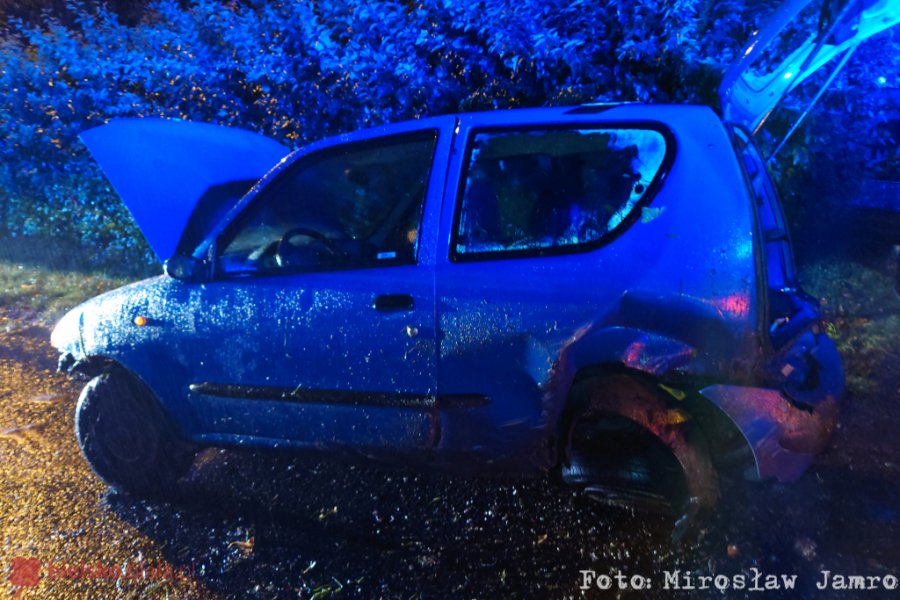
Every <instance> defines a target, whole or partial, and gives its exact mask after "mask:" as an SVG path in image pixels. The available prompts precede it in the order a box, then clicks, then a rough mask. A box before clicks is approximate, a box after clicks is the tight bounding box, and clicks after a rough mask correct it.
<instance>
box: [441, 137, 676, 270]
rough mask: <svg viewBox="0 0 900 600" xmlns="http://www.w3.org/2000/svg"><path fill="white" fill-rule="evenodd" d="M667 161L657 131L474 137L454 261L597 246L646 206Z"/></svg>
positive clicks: (664, 139)
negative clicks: (638, 209) (488, 255)
mask: <svg viewBox="0 0 900 600" xmlns="http://www.w3.org/2000/svg"><path fill="white" fill-rule="evenodd" d="M666 155H667V144H666V136H664V135H663V133H661V132H660V131H657V130H655V129H637V128H635V129H556V130H543V131H502V132H481V133H476V134H475V135H474V136H473V138H472V140H471V145H470V154H469V158H468V165H467V170H466V175H465V179H464V188H463V190H462V191H461V194H462V198H461V200H460V202H459V206H458V213H459V214H458V216H457V224H456V227H455V232H454V234H455V238H454V242H453V254H454V258H457V259H459V258H462V259H465V258H475V257H478V256H481V255H485V254H497V253H503V254H506V253H524V254H534V253H537V254H543V253H553V252H558V251H566V250H572V249H579V248H580V247H585V246H593V245H596V244H597V243H599V242H600V241H601V240H602V239H603V238H604V237H606V236H608V235H610V234H612V233H613V232H614V231H616V230H618V229H620V228H621V227H620V226H625V225H627V222H630V221H631V220H632V219H633V216H632V215H633V213H635V210H636V209H637V208H638V207H639V206H642V205H643V204H646V202H647V201H648V200H649V193H650V191H651V189H652V187H653V185H654V184H655V182H656V181H657V180H658V179H659V175H660V173H661V170H662V166H663V162H664V160H665V158H666Z"/></svg>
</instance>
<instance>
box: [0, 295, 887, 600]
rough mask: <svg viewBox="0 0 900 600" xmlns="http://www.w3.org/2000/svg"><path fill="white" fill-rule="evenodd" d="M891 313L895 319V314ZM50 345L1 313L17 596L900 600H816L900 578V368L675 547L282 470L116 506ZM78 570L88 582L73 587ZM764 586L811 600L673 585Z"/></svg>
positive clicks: (302, 462) (597, 517) (25, 322)
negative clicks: (847, 586) (843, 582)
mask: <svg viewBox="0 0 900 600" xmlns="http://www.w3.org/2000/svg"><path fill="white" fill-rule="evenodd" d="M843 283H844V282H842V285H843ZM818 293H819V294H820V295H823V296H827V295H828V294H827V290H825V293H824V294H823V292H822V291H819V292H818ZM893 302H894V308H893V309H892V310H895V311H896V297H894V299H893ZM832 303H833V304H836V302H835V301H834V300H832ZM889 318H892V319H896V314H893V313H892V314H891V315H889ZM851 326H852V323H850V324H845V323H842V322H837V325H836V327H838V328H844V329H841V330H839V331H838V330H836V332H837V333H838V334H840V335H842V336H843V335H844V334H846V335H847V336H850V335H851V333H850V329H847V328H848V327H851ZM862 326H865V324H863V325H862ZM862 326H861V327H862ZM48 338H49V331H48V330H47V329H46V328H45V327H43V326H40V325H36V324H35V323H34V322H33V321H31V320H29V319H28V318H26V317H23V316H22V315H21V314H13V313H11V312H10V311H9V310H7V311H5V312H4V311H3V309H0V401H2V403H3V407H4V409H5V410H4V411H3V412H2V413H0V457H2V460H0V471H2V472H0V482H2V483H0V486H2V487H3V491H2V493H0V532H2V546H0V565H2V568H3V573H4V574H5V577H4V578H3V582H4V585H5V586H6V590H7V591H8V592H9V593H10V594H11V595H15V594H18V595H20V596H21V597H24V598H254V597H258V598H331V597H335V598H404V599H407V598H437V599H443V598H559V599H564V598H570V597H573V598H574V597H587V598H606V597H617V596H624V597H635V598H637V597H641V598H644V597H650V598H672V597H675V598H678V597H683V598H694V597H714V598H722V597H726V598H743V597H748V598H765V599H768V598H778V597H790V598H797V597H800V598H818V597H829V598H879V597H882V596H885V597H887V596H891V597H898V595H900V592H898V591H893V592H892V593H889V592H886V591H885V590H884V589H883V586H879V589H876V590H867V591H858V590H850V591H842V590H829V591H827V592H821V591H818V590H817V589H816V587H815V586H816V582H818V581H819V580H820V579H821V577H822V576H821V574H820V573H821V571H822V570H829V571H831V572H832V573H841V574H848V575H849V574H860V575H871V576H884V575H889V574H892V575H894V576H900V439H898V436H897V435H896V425H895V424H896V419H897V417H898V416H900V415H898V412H900V411H898V406H897V398H898V396H900V394H898V392H900V390H898V381H897V374H896V371H897V369H896V367H897V365H896V364H895V363H893V362H891V364H890V365H888V366H892V368H893V370H892V371H890V372H889V373H888V375H886V376H884V377H883V378H882V379H881V380H877V378H876V384H871V378H870V380H867V381H869V383H870V384H869V385H865V386H857V388H851V392H850V394H849V396H848V398H847V399H846V403H845V405H844V411H843V414H842V420H841V425H840V428H839V430H838V431H837V433H836V435H835V437H834V439H833V440H832V443H831V445H830V446H829V448H828V449H827V450H826V451H825V452H824V453H823V454H822V455H821V456H820V457H819V459H818V460H817V462H816V463H815V465H814V466H813V468H812V469H811V470H810V471H809V472H808V473H807V474H806V475H805V476H804V477H803V478H802V479H801V480H800V481H799V482H797V483H795V484H792V485H778V484H773V483H768V484H755V485H754V484H746V483H743V482H735V481H728V480H726V481H723V494H724V499H723V501H722V502H720V504H719V506H718V507H717V510H716V512H715V513H714V514H711V515H707V516H706V517H705V518H704V519H703V520H702V521H700V522H699V523H697V524H696V525H695V526H694V528H693V530H692V531H691V532H690V533H689V534H688V536H687V537H686V539H685V540H684V541H683V542H682V543H681V544H680V545H678V546H675V545H673V544H672V543H671V541H670V539H669V534H670V531H671V521H669V520H668V519H666V518H663V517H654V518H648V517H645V516H641V515H632V514H628V513H624V512H621V511H612V510H610V509H608V508H604V507H602V506H600V505H598V504H595V503H593V502H592V501H591V500H590V499H589V498H587V497H586V496H583V495H581V494H579V493H576V492H574V491H571V490H569V489H567V488H564V487H562V486H561V485H558V484H556V483H553V482H552V481H549V480H542V481H500V482H498V481H489V480H480V479H458V478H450V477H443V476H437V475H431V474H422V473H413V472H406V471H404V470H402V469H386V468H381V467H375V466H364V467H363V466H354V465H348V464H340V463H321V462H317V461H314V460H310V459H301V458H297V457H294V456H290V455H284V454H276V453H263V452H249V451H237V450H219V449H209V450H206V451H204V452H203V453H202V454H201V455H200V457H199V459H198V460H197V462H196V464H195V466H194V468H193V469H192V471H191V472H190V474H189V475H188V476H187V477H186V478H185V479H183V480H182V481H181V482H180V484H179V486H178V489H176V490H173V492H172V494H171V495H170V496H169V497H167V498H166V499H163V500H141V499H136V498H133V497H131V496H128V495H125V494H116V493H111V492H109V491H108V490H107V489H106V488H105V486H104V485H103V484H102V483H100V482H99V480H98V479H97V478H96V477H95V476H94V475H93V474H92V472H91V470H90V468H89V467H88V466H87V464H86V463H85V462H84V460H83V459H82V457H81V455H80V453H79V451H78V448H77V445H76V442H75V438H74V432H73V430H74V428H73V415H74V407H75V402H76V399H77V395H78V391H79V384H77V383H75V382H71V381H68V380H67V379H66V378H64V377H62V376H60V375H58V374H56V373H55V372H54V371H55V360H56V357H55V355H54V353H53V350H52V348H50V346H49V344H48V342H47V340H48ZM847 340H849V342H848V343H850V342H852V339H850V338H847ZM847 340H845V341H847ZM895 343H896V342H895ZM889 360H890V361H893V359H891V358H890V355H889ZM851 364H853V363H852V361H851ZM886 364H887V363H886ZM82 564H86V565H88V566H91V567H92V568H91V569H88V570H87V571H79V567H80V565H82ZM98 564H99V565H100V566H103V567H105V568H106V567H109V566H114V567H116V568H118V569H122V570H123V571H124V572H125V573H126V574H129V575H131V576H130V577H120V578H119V579H118V580H110V579H98V578H95V577H92V576H94V575H98V574H102V573H101V572H100V570H99V569H98V568H97V565H98ZM67 565H68V566H69V571H68V572H67V571H66V570H65V567H66V566H67ZM160 566H161V567H162V568H163V570H162V571H160V570H158V567H160ZM37 567H40V570H39V571H34V570H33V569H35V568H37ZM169 567H171V568H172V571H171V572H169V571H167V570H166V568H169ZM140 568H144V569H145V570H146V571H145V572H140V571H139V569H140ZM754 569H758V570H759V572H761V573H763V574H764V575H765V574H775V575H779V576H780V575H782V574H785V575H790V574H796V575H797V582H796V586H797V588H798V590H799V591H793V592H788V591H786V590H780V591H779V590H772V591H769V592H758V591H750V590H749V589H745V590H737V589H728V590H726V591H725V592H724V593H723V592H721V591H718V590H717V589H715V585H714V584H710V585H712V589H708V590H696V589H695V590H690V589H686V588H684V587H682V589H678V590H676V589H671V586H670V589H668V590H666V589H663V587H664V583H665V573H666V572H669V573H670V574H671V573H675V571H676V570H679V571H680V573H681V574H682V577H681V579H680V580H679V581H680V582H681V583H682V584H685V583H686V581H687V579H686V576H687V575H688V574H689V575H690V576H692V577H693V578H694V579H693V583H694V585H695V586H697V585H700V580H699V577H700V576H715V575H726V576H728V578H729V581H732V582H734V581H735V580H734V579H730V578H731V576H733V575H735V574H740V573H743V574H744V575H746V576H748V579H747V587H748V588H749V587H750V584H751V582H752V579H751V578H750V577H752V575H753V574H754V573H755V572H756V571H754ZM582 570H593V571H595V572H596V573H597V574H610V575H614V574H616V573H625V574H627V575H628V576H629V577H630V576H632V575H643V576H646V577H647V578H648V581H649V583H650V585H651V586H652V587H651V588H650V589H649V590H644V591H643V592H638V591H624V592H619V591H609V592H602V591H599V590H598V589H597V588H596V587H593V588H592V589H590V590H588V591H586V592H584V591H582V590H581V589H580V584H581V582H582V575H581V573H580V572H581V571H582ZM32 576H34V577H32ZM107 576H108V572H107ZM612 583H613V586H614V587H615V586H616V585H617V584H616V582H615V580H613V582H612ZM15 584H18V585H15Z"/></svg>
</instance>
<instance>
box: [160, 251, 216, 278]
mask: <svg viewBox="0 0 900 600" xmlns="http://www.w3.org/2000/svg"><path fill="white" fill-rule="evenodd" d="M211 271H212V269H210V262H209V261H207V260H205V259H201V258H197V257H195V256H185V255H183V254H176V255H175V256H173V257H171V258H169V260H167V261H166V262H164V263H163V272H165V274H166V275H168V276H169V277H174V278H175V279H179V280H181V281H187V282H190V283H197V282H201V281H208V280H209V279H210V275H211Z"/></svg>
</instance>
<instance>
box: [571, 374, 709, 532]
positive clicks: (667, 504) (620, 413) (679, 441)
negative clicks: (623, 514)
mask: <svg viewBox="0 0 900 600" xmlns="http://www.w3.org/2000/svg"><path fill="white" fill-rule="evenodd" d="M571 398H572V402H573V404H572V407H573V409H572V413H571V414H570V420H569V422H570V423H571V425H570V427H569V434H568V438H567V441H566V445H565V455H564V462H563V465H562V477H563V480H564V481H566V482H567V483H569V484H572V485H575V486H578V487H581V488H582V489H584V491H585V492H586V493H587V494H589V495H590V496H591V497H592V498H593V499H595V500H597V501H598V502H601V503H603V504H607V505H610V506H616V507H627V508H633V509H638V510H642V511H648V512H655V513H674V514H675V515H683V514H687V515H692V514H693V513H695V512H696V511H697V510H698V509H700V508H708V507H710V506H712V505H713V504H715V502H716V499H717V498H718V483H717V478H716V473H715V470H714V468H713V466H712V463H711V461H710V458H709V452H708V451H707V448H706V443H705V441H704V440H703V438H702V437H701V435H700V433H699V432H698V431H697V430H696V428H695V426H694V423H693V421H692V420H691V419H690V417H689V415H688V414H687V413H685V412H684V411H683V410H680V409H679V408H678V407H670V406H668V405H667V403H666V400H665V398H664V397H663V396H662V395H661V394H660V393H659V392H658V391H657V390H656V389H655V386H653V385H652V384H650V383H649V382H645V381H643V380H640V379H638V378H635V377H631V376H627V375H611V376H608V377H603V378H590V379H585V380H583V381H580V382H577V383H576V384H575V385H574V386H573V388H572V395H571Z"/></svg>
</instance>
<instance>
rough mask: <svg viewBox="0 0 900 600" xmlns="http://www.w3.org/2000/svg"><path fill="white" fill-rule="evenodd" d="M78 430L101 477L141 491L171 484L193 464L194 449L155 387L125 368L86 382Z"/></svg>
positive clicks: (156, 490) (77, 416) (78, 410)
mask: <svg viewBox="0 0 900 600" xmlns="http://www.w3.org/2000/svg"><path fill="white" fill-rule="evenodd" d="M75 433H76V435H77V437H78V445H79V446H80V447H81V451H82V453H83V454H84V456H85V458H87V461H88V463H90V465H91V467H92V468H93V469H94V471H95V472H96V473H97V475H99V476H100V477H101V479H103V480H104V481H105V482H106V483H107V484H109V485H110V486H111V487H114V488H121V489H124V490H127V491H130V492H135V493H138V494H144V495H146V494H158V493H161V492H164V491H167V490H169V489H170V488H171V487H172V486H173V485H174V483H175V481H177V480H178V478H179V477H181V476H182V475H184V474H185V473H186V472H187V470H188V469H189V468H190V466H191V463H192V462H193V458H194V453H195V449H194V447H193V446H192V445H190V444H188V443H187V442H184V441H183V440H181V439H180V438H179V436H178V435H177V433H176V432H175V430H174V428H173V427H172V425H171V423H170V422H169V420H168V418H167V417H166V415H165V413H164V412H163V410H162V408H161V407H160V406H159V404H158V402H157V401H156V398H154V397H153V394H152V393H151V392H150V390H148V389H147V387H146V386H145V385H144V384H143V383H142V382H141V381H139V380H138V379H137V378H136V377H134V376H133V375H131V374H130V373H128V372H127V371H125V370H124V369H121V368H116V369H113V370H112V371H110V372H109V373H104V374H102V375H98V376H97V377H94V378H93V379H92V380H91V381H89V382H88V384H87V385H85V386H84V389H83V390H82V391H81V395H80V396H79V398H78V406H77V408H76V413H75Z"/></svg>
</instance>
